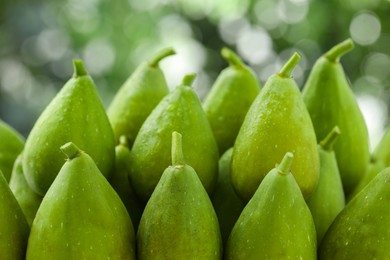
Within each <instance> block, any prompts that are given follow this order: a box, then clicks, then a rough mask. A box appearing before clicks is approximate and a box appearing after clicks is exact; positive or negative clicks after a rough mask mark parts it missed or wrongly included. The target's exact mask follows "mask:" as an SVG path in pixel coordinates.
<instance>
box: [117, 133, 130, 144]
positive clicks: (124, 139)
mask: <svg viewBox="0 0 390 260" xmlns="http://www.w3.org/2000/svg"><path fill="white" fill-rule="evenodd" d="M119 144H120V145H123V146H126V147H129V138H127V136H126V135H121V136H120V137H119Z"/></svg>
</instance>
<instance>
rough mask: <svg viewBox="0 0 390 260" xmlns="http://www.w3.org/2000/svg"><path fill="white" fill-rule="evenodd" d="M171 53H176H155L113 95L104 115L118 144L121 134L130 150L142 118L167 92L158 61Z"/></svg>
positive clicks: (170, 49)
mask: <svg viewBox="0 0 390 260" xmlns="http://www.w3.org/2000/svg"><path fill="white" fill-rule="evenodd" d="M173 54H175V51H174V50H173V49H172V48H167V49H163V50H162V51H160V52H159V53H157V55H155V57H153V58H152V59H150V60H148V61H146V62H144V63H143V64H141V65H140V66H139V67H138V68H137V69H136V70H135V71H134V73H133V74H132V75H131V76H130V77H129V78H128V79H127V80H126V82H125V83H124V84H123V85H122V87H121V88H120V89H119V90H118V92H117V93H116V95H115V97H114V99H113V100H112V102H111V104H110V106H109V107H108V109H107V115H108V118H109V119H110V122H111V125H112V128H113V131H114V135H115V137H116V140H117V142H119V138H120V136H121V135H126V136H127V138H128V139H129V147H130V148H131V146H132V145H133V142H134V139H135V137H136V136H137V133H138V131H139V129H140V128H141V125H142V124H143V122H144V121H145V119H146V118H147V117H148V116H149V114H150V113H151V112H152V110H153V109H154V108H155V107H156V106H157V104H158V103H159V102H160V100H161V99H162V98H163V97H164V96H166V95H167V94H168V93H169V88H168V85H167V83H166V81H165V77H164V74H163V72H162V71H161V69H160V67H159V62H160V61H161V60H162V59H163V58H165V57H167V56H169V55H173Z"/></svg>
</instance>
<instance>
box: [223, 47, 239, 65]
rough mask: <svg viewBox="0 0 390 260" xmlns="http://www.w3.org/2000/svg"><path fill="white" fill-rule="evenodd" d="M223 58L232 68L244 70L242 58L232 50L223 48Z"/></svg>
mask: <svg viewBox="0 0 390 260" xmlns="http://www.w3.org/2000/svg"><path fill="white" fill-rule="evenodd" d="M221 56H222V57H223V58H224V59H225V60H226V61H227V62H229V65H230V66H236V67H239V68H243V67H244V66H245V65H244V63H243V62H242V60H241V59H240V57H239V56H238V55H237V54H236V53H235V52H233V51H232V50H231V49H229V48H227V47H223V48H222V50H221Z"/></svg>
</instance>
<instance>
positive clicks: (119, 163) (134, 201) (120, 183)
mask: <svg viewBox="0 0 390 260" xmlns="http://www.w3.org/2000/svg"><path fill="white" fill-rule="evenodd" d="M130 158H131V155H130V150H129V143H128V139H127V137H126V136H125V135H122V136H121V138H119V144H118V145H117V146H116V147H115V171H114V172H113V174H112V176H111V179H110V184H111V186H112V187H113V188H114V190H115V191H116V193H117V194H118V195H119V197H120V198H121V200H122V202H123V204H124V205H125V206H126V209H127V212H128V213H129V215H130V217H131V221H132V223H133V226H134V230H137V229H138V224H139V220H140V219H141V215H142V211H143V209H144V207H145V205H144V204H143V203H141V201H140V200H139V199H138V198H137V197H136V195H135V192H134V189H133V187H132V186H131V183H130V180H129V169H130V165H129V163H130V160H131V159H130Z"/></svg>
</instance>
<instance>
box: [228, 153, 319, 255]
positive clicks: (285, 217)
mask: <svg viewBox="0 0 390 260" xmlns="http://www.w3.org/2000/svg"><path fill="white" fill-rule="evenodd" d="M292 161H293V155H292V153H286V155H285V157H284V158H283V160H282V162H281V163H280V165H278V166H277V167H275V168H274V169H272V170H271V171H270V172H269V173H268V174H267V175H266V176H265V178H264V180H263V181H262V182H261V183H260V186H259V187H258V189H257V190H256V192H255V194H254V195H253V197H252V199H251V200H250V201H249V202H248V204H247V205H246V206H245V208H244V210H243V211H242V213H241V215H240V217H239V219H238V220H237V223H236V224H235V225H234V228H233V230H232V233H231V234H230V237H229V240H228V243H227V247H226V252H225V259H234V260H239V259H243V260H244V259H245V260H248V259H316V246H317V243H316V233H315V226H314V223H313V219H312V216H311V214H310V210H309V208H308V207H307V205H306V203H305V200H304V198H303V196H302V193H301V191H300V188H299V186H298V185H297V182H296V181H295V179H294V176H293V175H292V174H291V172H290V167H291V164H292ZM294 163H295V161H294Z"/></svg>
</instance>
